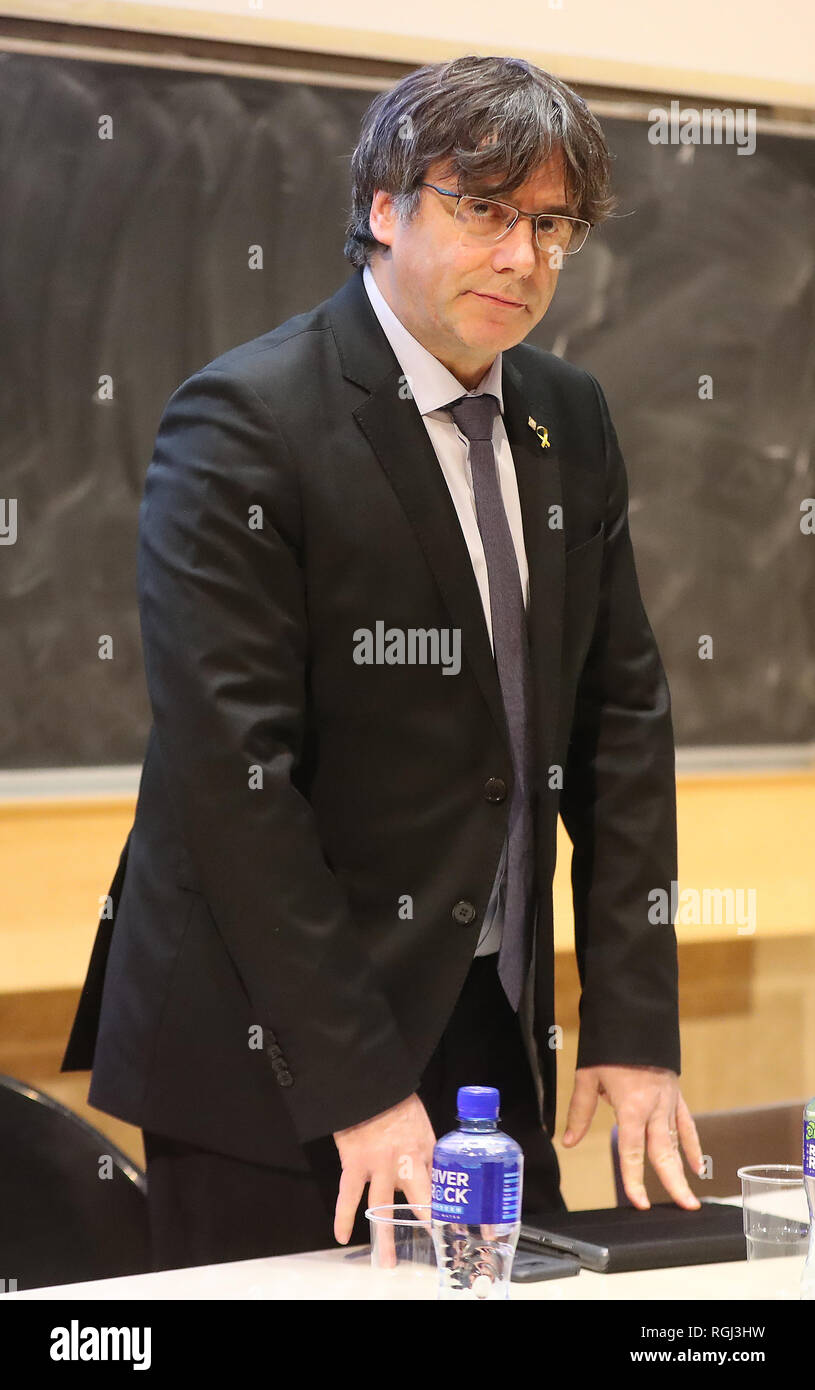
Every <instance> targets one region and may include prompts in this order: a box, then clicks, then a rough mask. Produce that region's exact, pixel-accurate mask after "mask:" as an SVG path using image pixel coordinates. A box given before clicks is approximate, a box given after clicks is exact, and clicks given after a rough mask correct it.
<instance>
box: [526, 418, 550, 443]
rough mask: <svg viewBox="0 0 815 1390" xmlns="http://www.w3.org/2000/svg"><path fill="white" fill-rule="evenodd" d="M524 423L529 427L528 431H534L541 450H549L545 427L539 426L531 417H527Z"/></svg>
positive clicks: (547, 432)
mask: <svg viewBox="0 0 815 1390" xmlns="http://www.w3.org/2000/svg"><path fill="white" fill-rule="evenodd" d="M526 423H527V424H528V425H529V428H530V429H532V430H534V431H535V433H536V435H537V436H538V439H539V440H540V442H541V448H542V449H548V448H549V431H548V429H547V428H546V426H545V425H539V424H538V423H537V422H536V421H535V420H533V419H532V416H531V415H530V416H529V419H528V420H527V422H526Z"/></svg>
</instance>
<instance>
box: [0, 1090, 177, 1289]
mask: <svg viewBox="0 0 815 1390" xmlns="http://www.w3.org/2000/svg"><path fill="white" fill-rule="evenodd" d="M103 1156H106V1157H107V1159H108V1160H109V1161H108V1163H107V1165H106V1166H107V1168H109V1170H110V1176H109V1177H105V1176H101V1174H102V1172H103V1165H102V1164H100V1159H101V1158H102V1157H103ZM150 1269H151V1262H150V1233H149V1223H148V1215H147V1183H146V1179H145V1176H144V1173H143V1172H142V1171H141V1169H140V1168H137V1167H136V1165H135V1164H134V1163H131V1161H130V1159H129V1158H128V1157H127V1154H125V1153H123V1152H122V1150H121V1149H120V1148H118V1147H117V1145H116V1144H113V1143H112V1142H111V1140H110V1139H109V1138H108V1137H107V1135H105V1134H102V1132H101V1131H100V1130H98V1129H94V1128H93V1126H92V1125H89V1124H86V1122H85V1121H84V1120H82V1119H80V1117H79V1116H78V1115H75V1114H74V1112H73V1111H72V1110H69V1109H68V1108H67V1106H65V1105H61V1104H60V1103H59V1101H56V1100H54V1099H53V1097H52V1096H48V1095H45V1094H44V1092H43V1091H38V1090H37V1089H36V1088H35V1087H33V1086H28V1085H26V1083H25V1082H22V1081H16V1080H15V1079H14V1077H11V1076H3V1075H0V1279H2V1280H3V1281H5V1282H4V1283H2V1284H0V1292H3V1293H7V1292H12V1291H13V1290H14V1288H15V1284H14V1283H13V1282H12V1281H14V1280H16V1288H17V1289H18V1290H22V1289H36V1288H43V1287H46V1286H48V1285H50V1284H73V1283H79V1282H82V1281H84V1280H87V1279H111V1278H114V1277H115V1276H117V1275H122V1274H146V1273H149V1272H150Z"/></svg>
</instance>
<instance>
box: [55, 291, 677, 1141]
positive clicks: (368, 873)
mask: <svg viewBox="0 0 815 1390" xmlns="http://www.w3.org/2000/svg"><path fill="white" fill-rule="evenodd" d="M502 382H503V390H504V402H505V416H504V420H505V425H506V429H507V433H508V437H509V441H510V445H511V448H512V453H513V458H514V462H515V468H516V471H517V477H518V486H519V493H520V500H521V507H522V513H523V525H524V534H525V544H526V550H527V556H528V562H529V574H530V581H529V582H530V594H529V630H530V648H531V662H532V680H533V694H534V733H535V746H536V767H535V769H534V773H535V776H534V779H533V780H534V784H535V791H534V795H535V821H536V875H537V884H538V896H537V924H536V932H535V950H534V955H533V960H532V963H531V966H530V971H529V977H528V980H527V987H526V991H525V999H524V1006H523V1021H524V1026H525V1028H526V1030H527V1039H528V1047H529V1050H530V1059H531V1061H532V1063H533V1066H534V1068H535V1071H536V1079H537V1081H538V1088H539V1101H540V1108H541V1122H542V1124H544V1125H545V1127H546V1128H547V1129H548V1130H549V1132H550V1133H552V1132H553V1131H554V1122H555V1080H556V1078H555V1059H556V1054H557V1050H558V1034H557V1030H556V1027H555V1025H556V1024H557V1016H556V1013H555V1009H554V983H553V975H554V952H553V931H552V925H553V924H552V891H551V885H552V875H553V872H554V866H555V846H556V824H557V816H558V812H560V814H561V815H562V817H563V821H564V824H565V826H566V829H567V832H568V834H569V836H570V839H571V840H572V843H573V847H574V853H573V860H572V884H573V894H574V911H575V948H576V954H577V963H578V968H579V974H580V980H581V986H582V994H581V1004H580V1032H579V1044H578V1056H577V1064H578V1066H589V1065H592V1064H596V1063H603V1062H606V1063H627V1064H650V1065H655V1066H662V1067H670V1068H672V1069H673V1070H674V1071H677V1072H678V1071H679V1065H680V1056H679V1036H678V1010H677V962H676V941H675V936H674V930H673V927H672V926H671V925H667V926H666V925H656V924H652V923H650V922H649V897H648V895H649V893H650V892H652V891H653V890H654V889H660V888H661V889H663V890H664V891H665V893H666V894H668V896H669V898H670V888H671V882H672V880H674V879H675V878H676V804H675V778H674V742H673V731H672V724H671V710H670V696H669V691H668V686H667V682H666V678H665V672H664V669H663V666H662V663H661V660H660V656H659V652H658V649H657V646H656V643H655V640H654V636H653V633H652V630H651V628H650V626H649V623H648V619H647V617H646V614H645V612H644V609H643V605H642V601H641V597H640V591H639V586H638V581H637V575H636V570H635V563H634V557H633V554H632V548H631V540H630V536H629V527H628V514H627V501H628V495H627V480H626V472H625V466H624V463H623V459H622V456H621V453H620V448H619V445H618V441H617V437H616V434H615V431H614V428H613V425H612V422H611V420H610V418H609V412H608V408H607V405H606V401H605V398H604V396H603V392H602V390H601V388H600V387H599V385H598V383H597V382H596V380H595V379H594V377H593V376H592V375H591V374H590V373H588V372H586V371H583V370H581V369H580V368H578V367H575V366H573V365H571V364H570V363H568V362H565V361H562V360H561V359H560V358H558V357H556V356H554V355H552V354H550V353H547V352H544V351H541V350H540V349H538V348H535V347H532V346H529V345H526V344H520V345H518V346H517V347H514V348H512V349H511V350H509V351H507V352H505V353H504V354H503V377H502ZM530 420H533V421H534V422H536V424H538V425H545V426H546V427H547V429H548V433H549V441H550V442H549V447H543V446H542V441H541V436H540V435H539V434H538V433H537V432H536V430H535V429H534V428H533V426H532V425H531V424H530ZM138 588H139V609H140V617H141V628H142V639H143V647H144V658H145V669H146V676H147V685H148V690H149V694H150V700H151V705H152V711H153V725H152V728H151V730H150V734H149V739H148V743H147V749H146V756H145V761H144V766H143V770H142V775H141V782H140V787H139V795H138V803H137V807H136V814H135V820H134V824H133V827H132V829H131V832H130V835H129V837H128V841H127V843H126V845H125V847H124V849H123V851H122V857H121V860H120V863H119V867H118V871H117V873H116V876H115V879H114V881H113V884H112V885H111V892H110V900H111V901H110V906H111V909H112V911H111V915H109V916H106V917H103V919H102V920H101V921H100V925H99V929H98V934H97V937H96V942H95V945H94V949H93V954H92V958H91V962H90V966H89V970H88V975H87V979H86V982H85V986H84V988H83V991H82V995H81V998H80V1003H79V1008H78V1011H77V1015H76V1018H75V1020H74V1025H73V1030H72V1033H71V1037H70V1041H69V1044H68V1047H67V1051H66V1053H65V1057H64V1060H63V1064H62V1070H63V1071H69V1070H75V1069H80V1068H87V1067H91V1066H92V1068H93V1072H92V1077H91V1084H90V1091H89V1096H88V1099H89V1102H90V1103H91V1104H92V1105H94V1106H97V1107H98V1108H99V1109H101V1110H105V1111H107V1112H109V1113H110V1114H112V1115H116V1116H118V1117H120V1118H121V1119H124V1120H127V1121H130V1122H131V1123H133V1124H137V1125H141V1126H143V1127H145V1128H149V1129H153V1130H157V1131H159V1132H162V1133H165V1134H168V1135H170V1136H173V1137H176V1138H179V1139H186V1140H187V1141H188V1142H194V1143H197V1144H201V1145H203V1146H204V1147H207V1148H211V1149H215V1150H218V1151H221V1152H224V1153H227V1154H234V1155H236V1156H238V1157H243V1158H246V1159H249V1160H253V1161H258V1162H265V1163H269V1164H276V1165H286V1166H291V1167H302V1166H303V1164H304V1159H303V1151H302V1148H301V1145H302V1144H303V1143H306V1142H307V1141H309V1140H312V1139H316V1138H319V1137H320V1136H326V1135H329V1134H331V1133H332V1132H333V1131H336V1130H338V1129H341V1128H345V1127H347V1126H349V1125H352V1124H355V1123H358V1122H359V1121H362V1120H365V1119H367V1118H369V1117H370V1116H372V1115H374V1114H376V1113H378V1112H380V1111H382V1110H384V1109H387V1108H388V1107H390V1106H392V1105H394V1104H396V1103H397V1102H398V1101H400V1100H402V1099H403V1098H404V1097H405V1096H407V1095H409V1094H410V1093H411V1092H412V1091H414V1090H416V1089H417V1087H418V1084H419V1080H420V1077H421V1073H422V1070H423V1068H424V1066H425V1065H426V1063H427V1062H428V1060H429V1058H430V1056H431V1055H432V1052H433V1050H434V1048H435V1046H436V1044H437V1043H438V1040H439V1038H440V1036H441V1033H442V1032H443V1029H444V1026H445V1024H446V1022H447V1020H448V1018H449V1017H450V1014H451V1012H452V1009H453V1006H454V1004H455V1001H456V998H457V996H458V993H459V991H460V989H461V986H462V984H463V981H464V978H465V976H466V974H467V971H468V968H469V966H470V962H471V960H472V957H473V952H474V950H475V947H476V944H477V941H478V936H479V931H480V926H481V922H482V918H483V914H484V910H485V908H486V906H487V902H488V900H489V895H490V889H491V887H492V883H493V879H494V877H495V873H496V869H497V865H498V861H499V858H500V855H501V849H502V846H503V843H504V839H505V835H506V831H507V815H508V810H509V804H510V794H511V788H512V776H513V774H512V764H511V758H510V748H509V743H508V737H507V729H506V721H505V717H504V709H503V703H502V698H501V690H500V685H499V681H498V676H497V671H496V667H495V663H494V660H493V657H492V653H491V649H490V641H489V636H488V632H487V628H486V624H485V619H484V613H483V609H482V605H481V600H480V597H479V593H478V587H477V584H476V580H475V576H474V573H473V569H472V564H471V561H470V557H469V554H468V551H467V547H466V544H465V541H464V537H463V534H462V531H461V528H460V525H459V522H458V519H457V516H456V512H455V508H454V506H453V502H452V500H451V497H450V494H449V492H448V489H447V486H446V484H445V481H444V478H443V475H442V472H441V469H440V467H439V464H438V460H437V458H436V456H435V453H434V450H433V447H432V445H431V443H430V440H429V438H428V435H427V432H426V430H425V427H424V424H423V422H422V419H421V416H420V414H419V411H418V409H417V407H416V405H415V403H414V402H413V400H412V398H411V397H410V393H409V391H406V390H405V385H404V380H403V379H402V377H401V369H400V366H399V363H398V361H397V360H396V358H395V356H394V353H393V351H392V349H391V347H390V345H389V343H388V341H387V339H386V337H385V335H384V333H383V332H382V329H381V327H380V325H379V323H378V320H377V319H376V316H375V314H374V312H373V310H372V308H371V305H370V302H369V300H368V297H367V295H366V292H365V289H364V286H363V284H362V278H361V272H360V271H357V272H355V273H354V274H353V275H352V276H351V277H350V278H349V279H348V281H347V282H346V283H345V284H344V285H343V286H342V287H341V289H340V290H338V292H337V293H336V294H334V295H333V296H332V297H331V298H330V299H328V300H326V301H325V302H323V303H321V304H319V305H318V306H317V307H316V308H314V309H312V310H311V311H309V312H308V313H305V314H300V315H297V316H296V317H294V318H292V319H289V320H288V321H287V322H286V323H284V324H282V325H281V326H280V327H278V328H276V329H274V330H273V331H272V332H270V333H266V334H264V335H263V336H262V337H259V338H256V339H254V340H253V341H251V342H249V343H245V344H242V345H241V346H239V347H236V348H234V349H232V350H230V351H228V352H226V353H224V354H223V355H222V356H220V357H218V358H216V359H215V360H214V361H213V362H211V363H209V364H208V365H207V366H206V367H204V368H203V369H202V370H201V371H198V372H196V373H195V374H194V375H193V376H191V377H190V378H189V379H188V380H186V381H185V382H183V383H182V385H181V386H180V387H179V388H178V390H177V391H175V393H174V394H173V395H172V397H171V398H170V400H169V402H168V403H167V405H166V407H165V410H164V413H163V415H162V418H161V421H160V426H159V430H158V434H157V438H156V444H155V452H154V455H153V459H152V462H151V464H150V467H149V469H148V472H147V477H146V483H145V493H144V499H143V502H142V506H141V512H140V519H139V549H138ZM377 622H383V623H384V624H385V628H386V629H388V628H397V629H402V630H403V631H406V630H407V629H431V630H432V629H436V630H440V629H442V628H448V629H449V628H453V629H455V628H458V629H459V630H460V634H461V669H460V671H459V672H458V674H456V675H448V674H445V672H444V669H443V667H442V666H440V665H438V664H436V665H433V664H429V663H428V664H420V663H418V662H417V663H416V664H401V665H400V664H387V663H384V662H383V663H380V664H373V665H363V664H358V663H357V662H356V661H355V660H354V656H353V653H354V650H355V648H356V646H357V637H358V635H359V630H360V629H369V630H371V631H372V632H373V631H375V629H376V624H377ZM355 634H356V636H355ZM558 769H561V770H562V772H559V771H558ZM561 784H562V785H561ZM470 1079H471V1080H473V1081H477V1080H478V1078H477V1077H473V1078H470Z"/></svg>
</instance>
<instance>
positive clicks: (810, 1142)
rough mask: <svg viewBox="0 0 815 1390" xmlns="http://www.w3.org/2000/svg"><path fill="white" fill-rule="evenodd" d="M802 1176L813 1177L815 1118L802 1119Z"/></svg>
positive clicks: (814, 1174) (814, 1173)
mask: <svg viewBox="0 0 815 1390" xmlns="http://www.w3.org/2000/svg"><path fill="white" fill-rule="evenodd" d="M804 1177H805V1178H815V1120H807V1119H804Z"/></svg>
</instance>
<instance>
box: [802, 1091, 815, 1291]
mask: <svg viewBox="0 0 815 1390" xmlns="http://www.w3.org/2000/svg"><path fill="white" fill-rule="evenodd" d="M804 1187H805V1188H806V1194H807V1202H808V1203H809V1249H808V1251H807V1257H806V1263H805V1264H804V1272H803V1274H802V1275H801V1297H802V1298H806V1299H812V1300H815V1098H813V1099H812V1100H811V1101H809V1102H808V1103H807V1105H806V1106H805V1107H804Z"/></svg>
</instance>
